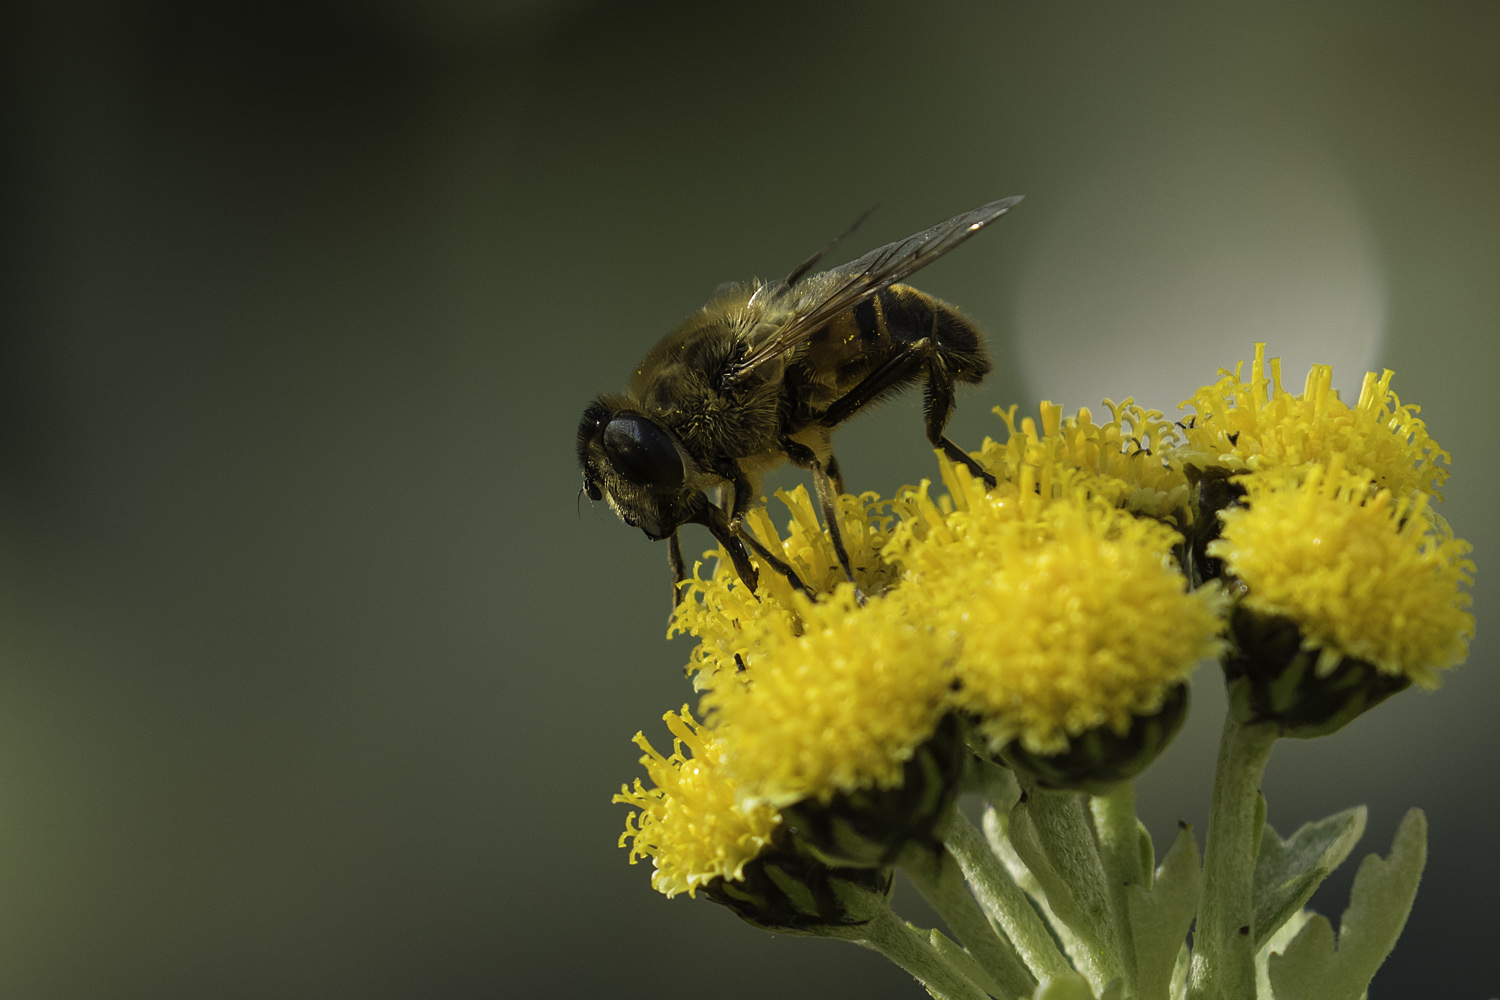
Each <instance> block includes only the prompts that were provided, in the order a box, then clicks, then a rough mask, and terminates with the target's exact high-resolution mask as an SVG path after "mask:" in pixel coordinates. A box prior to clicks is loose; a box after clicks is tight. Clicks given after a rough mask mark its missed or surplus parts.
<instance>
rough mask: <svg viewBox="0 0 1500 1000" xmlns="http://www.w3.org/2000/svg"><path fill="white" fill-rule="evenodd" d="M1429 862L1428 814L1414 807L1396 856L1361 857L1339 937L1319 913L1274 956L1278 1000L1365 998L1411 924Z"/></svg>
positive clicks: (1395, 847)
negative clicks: (1334, 935) (1368, 989)
mask: <svg viewBox="0 0 1500 1000" xmlns="http://www.w3.org/2000/svg"><path fill="white" fill-rule="evenodd" d="M1426 862H1427V818H1426V817H1425V816H1424V815H1422V810H1420V809H1412V810H1410V811H1409V812H1407V814H1406V816H1405V817H1404V818H1403V819H1402V820H1401V825H1400V826H1399V827H1397V829H1396V838H1395V841H1394V843H1393V844H1392V845H1391V853H1390V855H1389V856H1388V857H1385V858H1380V857H1377V856H1376V855H1374V854H1371V855H1369V856H1368V857H1366V858H1365V859H1364V861H1362V862H1360V866H1359V871H1358V872H1357V873H1356V874H1355V876H1354V888H1353V889H1352V890H1351V891H1350V893H1349V908H1348V909H1347V910H1345V911H1344V915H1343V917H1342V918H1341V919H1340V921H1339V935H1338V941H1337V942H1335V941H1334V937H1333V928H1332V927H1331V926H1330V925H1329V923H1328V920H1327V918H1326V917H1321V916H1314V917H1313V918H1312V919H1310V920H1308V922H1307V926H1305V927H1303V928H1302V931H1301V932H1300V933H1299V934H1298V935H1297V936H1296V937H1295V938H1293V939H1292V943H1291V944H1290V945H1288V946H1287V949H1286V951H1285V952H1283V953H1282V954H1280V955H1272V956H1271V958H1270V961H1269V962H1268V963H1267V964H1268V968H1269V971H1270V979H1271V988H1272V990H1273V991H1274V992H1275V994H1276V1000H1359V997H1360V995H1361V994H1362V993H1363V992H1364V991H1365V989H1366V988H1367V987H1368V986H1369V985H1370V980H1371V979H1373V978H1374V977H1375V973H1376V971H1377V970H1378V969H1379V968H1380V965H1381V963H1382V962H1384V961H1385V959H1386V956H1387V955H1389V954H1390V952H1391V949H1392V948H1394V947H1395V945H1396V939H1397V938H1398V937H1400V936H1401V929H1402V928H1403V927H1405V926H1406V918H1407V916H1408V915H1409V914H1410V913H1411V904H1412V900H1414V899H1415V898H1416V895H1417V883H1418V882H1420V881H1421V879H1422V867H1423V865H1425V864H1426Z"/></svg>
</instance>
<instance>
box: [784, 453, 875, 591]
mask: <svg viewBox="0 0 1500 1000" xmlns="http://www.w3.org/2000/svg"><path fill="white" fill-rule="evenodd" d="M781 449H782V450H783V451H785V452H786V455H787V458H790V459H791V460H792V463H793V464H794V465H796V466H797V467H798V468H801V469H811V470H812V474H813V486H814V487H815V488H816V489H817V491H818V506H819V507H820V508H821V509H822V511H823V521H824V522H825V523H826V524H827V525H828V538H829V540H830V541H831V542H833V551H834V554H835V555H837V556H838V560H839V565H840V566H841V567H843V570H844V577H845V578H846V579H847V580H848V581H849V582H850V583H853V582H854V568H853V566H852V565H851V564H850V562H849V551H848V549H846V548H844V534H843V532H842V531H841V530H840V529H839V519H838V515H837V514H836V513H835V511H836V510H837V507H836V505H837V503H838V498H839V497H840V496H843V494H844V476H843V474H842V473H841V472H839V463H838V459H836V458H834V457H833V456H832V455H829V456H828V462H827V464H826V465H825V464H824V463H822V462H819V461H818V456H817V453H816V452H814V451H813V450H812V449H811V448H809V447H808V446H807V445H805V444H802V443H800V442H797V441H793V440H792V439H791V438H782V440H781ZM854 593H855V596H856V597H858V598H859V603H861V604H863V603H864V602H865V597H864V594H862V593H860V591H859V588H858V587H856V588H855V591H854Z"/></svg>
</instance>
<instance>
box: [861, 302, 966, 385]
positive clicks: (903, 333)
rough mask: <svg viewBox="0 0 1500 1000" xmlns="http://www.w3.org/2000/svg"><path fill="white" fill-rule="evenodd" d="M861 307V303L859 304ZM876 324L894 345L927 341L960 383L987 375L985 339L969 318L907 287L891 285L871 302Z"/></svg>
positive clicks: (945, 304)
mask: <svg viewBox="0 0 1500 1000" xmlns="http://www.w3.org/2000/svg"><path fill="white" fill-rule="evenodd" d="M862 304H863V303H862ZM868 304H870V305H873V306H874V307H875V309H874V311H875V312H876V313H877V316H876V322H877V323H878V324H880V325H882V326H883V329H884V331H885V336H887V337H889V338H890V339H891V340H892V341H894V342H895V343H897V344H910V345H915V344H917V343H918V342H920V341H922V340H924V339H928V338H930V339H931V341H932V344H933V346H934V347H935V348H936V352H937V354H938V355H939V356H941V357H942V359H943V363H944V365H945V366H946V367H947V369H948V372H949V373H950V374H951V375H952V376H953V377H954V378H955V379H958V380H959V381H962V382H978V381H979V380H980V379H982V378H984V377H985V376H986V375H988V374H989V372H990V359H989V355H988V354H987V353H986V351H985V349H984V338H983V337H982V336H981V335H980V333H979V330H978V329H976V328H975V326H974V324H973V323H971V322H969V320H968V318H967V317H965V316H964V315H963V314H962V313H960V312H959V311H958V310H957V309H954V308H953V307H952V306H950V305H949V304H948V303H946V302H944V301H943V300H941V299H935V298H933V297H932V296H931V295H927V294H925V293H923V292H919V291H917V290H916V289H915V288H912V287H911V286H910V285H892V286H891V287H889V288H886V289H883V290H881V291H880V292H879V293H877V294H876V295H874V296H873V297H872V298H871V299H870V300H869V303H868Z"/></svg>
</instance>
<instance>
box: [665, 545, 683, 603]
mask: <svg viewBox="0 0 1500 1000" xmlns="http://www.w3.org/2000/svg"><path fill="white" fill-rule="evenodd" d="M667 562H668V563H669V564H671V567H672V608H673V610H676V608H677V605H679V604H681V603H682V598H683V592H682V585H683V584H684V583H685V582H687V563H685V562H683V561H682V542H681V541H679V540H678V538H677V532H675V531H674V532H672V534H671V537H669V538H668V539H667Z"/></svg>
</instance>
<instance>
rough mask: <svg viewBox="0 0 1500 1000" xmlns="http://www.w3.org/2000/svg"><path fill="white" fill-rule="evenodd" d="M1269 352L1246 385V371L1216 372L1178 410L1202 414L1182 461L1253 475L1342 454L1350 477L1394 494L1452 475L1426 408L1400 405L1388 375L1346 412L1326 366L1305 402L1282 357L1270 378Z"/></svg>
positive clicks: (1259, 352) (1367, 385)
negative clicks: (1422, 415)
mask: <svg viewBox="0 0 1500 1000" xmlns="http://www.w3.org/2000/svg"><path fill="white" fill-rule="evenodd" d="M1265 347H1266V345H1265V344H1256V345H1255V360H1254V362H1253V363H1252V365H1251V371H1250V381H1248V382H1242V381H1241V380H1240V370H1241V366H1240V365H1236V366H1235V370H1234V371H1232V372H1230V371H1226V370H1224V369H1220V372H1219V376H1220V377H1219V379H1218V381H1216V382H1214V383H1213V384H1212V385H1207V386H1204V387H1203V388H1201V389H1199V390H1198V391H1197V392H1196V393H1194V394H1193V397H1192V398H1191V399H1189V400H1186V401H1184V402H1183V403H1182V404H1181V405H1182V407H1183V408H1186V407H1189V406H1191V407H1193V409H1194V410H1196V411H1197V412H1196V415H1195V416H1193V417H1192V418H1191V419H1190V421H1189V423H1190V425H1191V426H1189V427H1188V429H1187V431H1186V437H1187V443H1186V445H1185V446H1184V447H1183V448H1182V449H1181V450H1180V451H1179V452H1178V453H1177V454H1176V458H1177V460H1178V461H1180V462H1182V463H1183V464H1185V465H1190V466H1196V467H1199V468H1205V467H1208V466H1219V467H1222V468H1227V469H1231V470H1235V471H1246V472H1256V471H1261V470H1270V469H1277V468H1296V467H1305V466H1308V465H1310V464H1322V465H1327V464H1328V463H1330V462H1332V461H1333V460H1334V459H1335V458H1341V459H1342V461H1343V462H1344V463H1345V467H1346V468H1347V469H1349V470H1350V471H1351V472H1361V473H1365V474H1367V475H1368V477H1369V478H1370V479H1371V480H1373V481H1374V482H1375V483H1376V485H1378V486H1384V487H1388V488H1389V489H1391V490H1394V491H1395V492H1396V493H1397V494H1398V495H1400V494H1405V493H1406V492H1408V491H1409V490H1413V489H1417V490H1422V491H1424V492H1430V493H1434V494H1435V495H1436V491H1437V489H1438V488H1439V487H1441V486H1442V484H1443V482H1444V480H1446V479H1447V478H1448V470H1447V468H1446V467H1445V466H1446V464H1447V462H1448V460H1449V456H1448V453H1447V452H1446V451H1443V450H1442V449H1441V448H1439V447H1438V445H1437V442H1435V441H1433V440H1432V438H1431V437H1429V436H1428V434H1427V428H1426V425H1424V424H1423V423H1422V421H1421V420H1420V419H1418V417H1417V413H1418V412H1419V410H1420V407H1416V406H1403V405H1402V403H1401V401H1400V400H1399V399H1398V398H1397V397H1396V394H1395V393H1393V392H1392V391H1391V388H1390V385H1391V377H1392V373H1391V372H1390V371H1389V370H1387V371H1386V372H1385V373H1384V374H1383V375H1379V376H1377V375H1376V374H1375V373H1374V372H1369V373H1367V374H1366V375H1365V378H1364V384H1363V385H1362V386H1361V388H1360V393H1359V401H1358V402H1357V403H1355V405H1354V406H1353V407H1350V406H1349V405H1348V404H1346V403H1345V402H1344V401H1343V400H1341V399H1339V395H1338V392H1337V391H1336V390H1335V389H1333V388H1332V385H1331V382H1332V378H1333V369H1331V368H1330V367H1328V366H1327V365H1313V367H1312V369H1311V371H1309V372H1308V375H1307V385H1306V387H1305V389H1304V390H1303V392H1302V395H1300V396H1294V395H1292V394H1291V393H1289V392H1287V391H1286V390H1285V389H1283V388H1282V387H1281V363H1280V359H1277V358H1273V359H1271V362H1270V377H1269V378H1267V375H1266V358H1265ZM1440 461H1441V462H1442V463H1443V465H1439V464H1438V463H1439V462H1440ZM1438 498H1439V499H1442V498H1441V496H1440V495H1439V496H1438Z"/></svg>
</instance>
